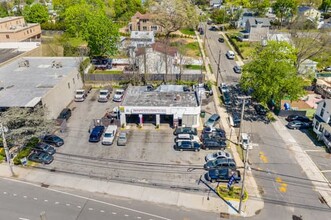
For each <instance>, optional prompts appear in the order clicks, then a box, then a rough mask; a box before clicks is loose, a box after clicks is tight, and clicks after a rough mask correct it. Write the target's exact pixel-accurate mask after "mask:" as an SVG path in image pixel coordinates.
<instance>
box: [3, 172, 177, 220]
mask: <svg viewBox="0 0 331 220" xmlns="http://www.w3.org/2000/svg"><path fill="white" fill-rule="evenodd" d="M0 178H1V179H5V180H8V181H12V182H17V183H21V184H27V185H30V186H35V187H37V188H41V186H40V185H37V184H33V183H29V182H24V181H21V180H16V179H11V178H6V177H0ZM43 189H44V190H48V191H52V192H57V193H61V194H63V195H68V196H72V197H76V198H80V199H85V200H87V201H92V202H96V203H100V204H104V205H108V206H112V207H115V208H119V209H123V210H127V211H130V212H136V213H140V214H142V215H147V216H150V217H154V218H157V219H162V220H172V219H170V218H166V217H162V216H159V215H155V214H151V213H148V212H143V211H139V210H136V209H132V208H128V207H124V206H120V205H116V204H113V203H109V202H104V201H100V200H97V199H92V198H88V197H85V196H80V195H75V194H72V193H68V192H63V191H60V190H56V189H51V188H43ZM114 215H116V212H115V214H114Z"/></svg>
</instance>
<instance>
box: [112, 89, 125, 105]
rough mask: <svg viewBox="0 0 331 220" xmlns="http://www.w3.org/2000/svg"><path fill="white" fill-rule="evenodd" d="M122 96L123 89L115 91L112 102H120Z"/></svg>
mask: <svg viewBox="0 0 331 220" xmlns="http://www.w3.org/2000/svg"><path fill="white" fill-rule="evenodd" d="M123 96H124V89H116V91H115V94H114V97H113V101H114V102H121V101H122V99H123Z"/></svg>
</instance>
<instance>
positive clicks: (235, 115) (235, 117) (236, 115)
mask: <svg viewBox="0 0 331 220" xmlns="http://www.w3.org/2000/svg"><path fill="white" fill-rule="evenodd" d="M231 120H232V121H231V123H232V126H233V127H235V128H237V127H239V126H240V121H241V119H240V114H239V113H237V112H233V113H232V115H231Z"/></svg>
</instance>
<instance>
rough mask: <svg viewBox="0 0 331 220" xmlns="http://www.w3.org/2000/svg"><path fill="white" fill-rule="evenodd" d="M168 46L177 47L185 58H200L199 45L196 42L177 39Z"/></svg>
mask: <svg viewBox="0 0 331 220" xmlns="http://www.w3.org/2000/svg"><path fill="white" fill-rule="evenodd" d="M170 46H172V47H177V49H179V51H183V52H184V55H185V56H189V57H194V58H198V57H201V53H200V48H199V43H198V42H196V41H188V40H186V39H182V38H179V39H176V40H175V41H173V42H171V43H170ZM183 52H182V53H183Z"/></svg>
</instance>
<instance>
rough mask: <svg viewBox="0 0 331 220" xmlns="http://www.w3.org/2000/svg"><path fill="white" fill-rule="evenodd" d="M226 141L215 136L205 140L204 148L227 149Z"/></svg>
mask: <svg viewBox="0 0 331 220" xmlns="http://www.w3.org/2000/svg"><path fill="white" fill-rule="evenodd" d="M225 148H226V142H225V141H224V140H218V139H214V138H210V139H209V138H208V139H205V140H204V141H203V144H202V149H205V150H209V149H211V150H216V149H217V150H225Z"/></svg>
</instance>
